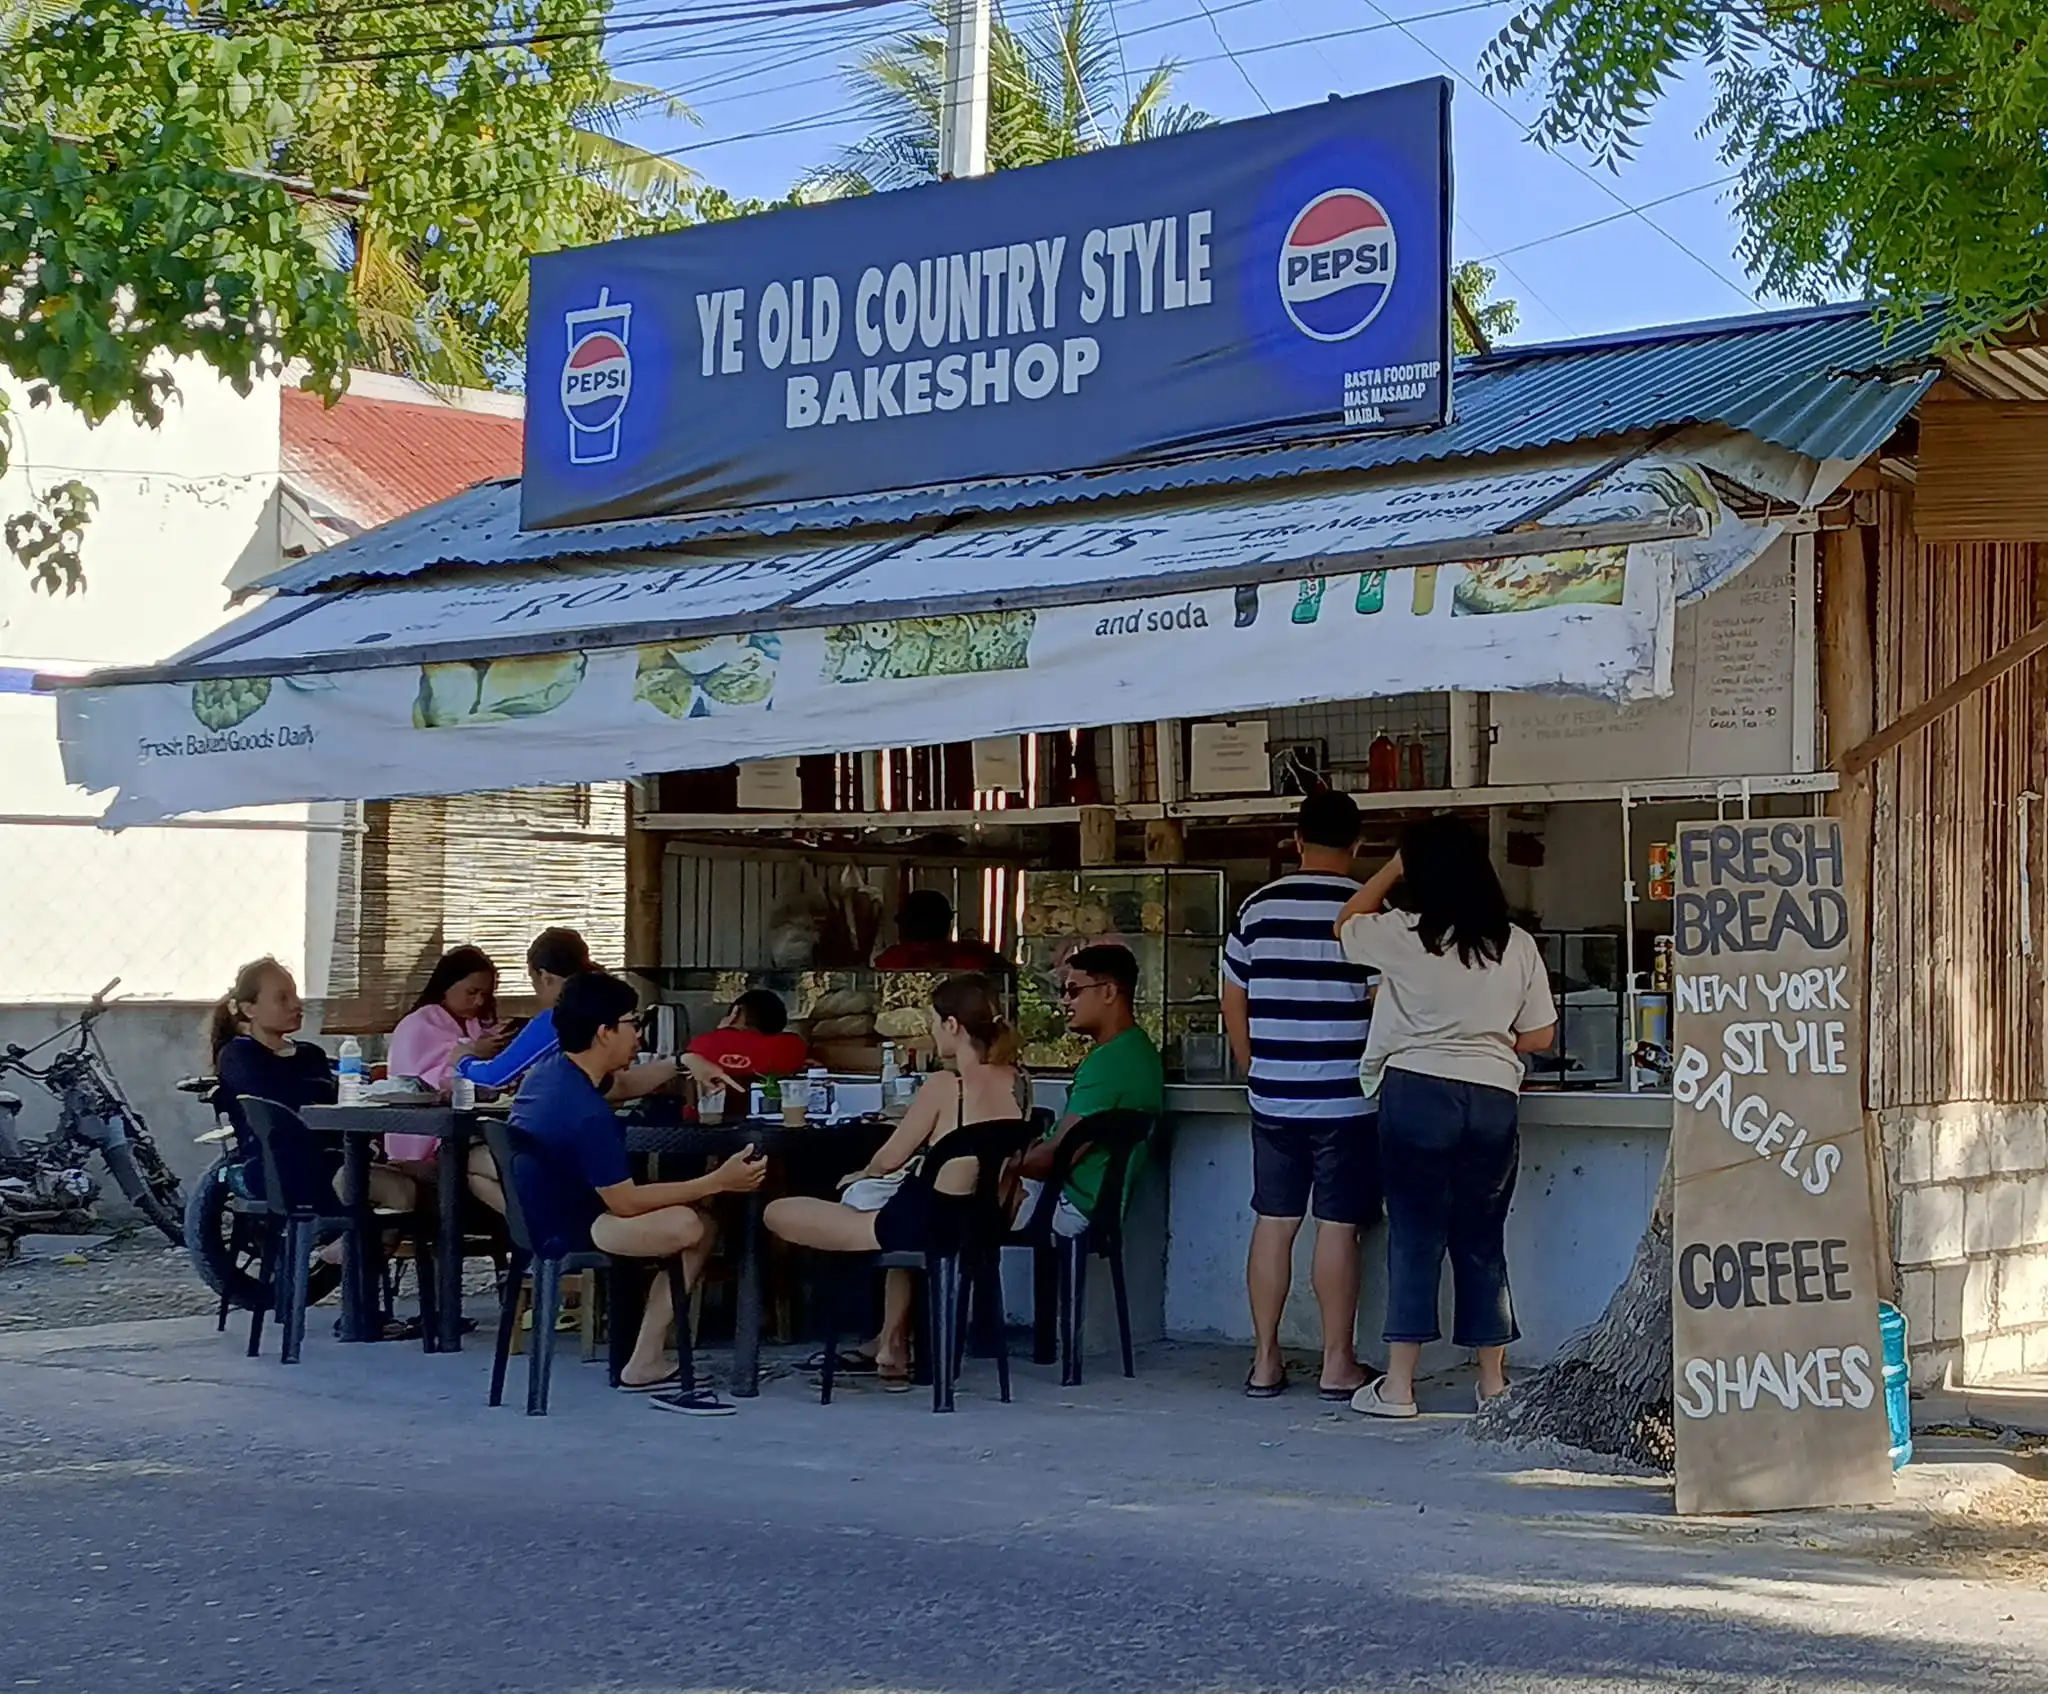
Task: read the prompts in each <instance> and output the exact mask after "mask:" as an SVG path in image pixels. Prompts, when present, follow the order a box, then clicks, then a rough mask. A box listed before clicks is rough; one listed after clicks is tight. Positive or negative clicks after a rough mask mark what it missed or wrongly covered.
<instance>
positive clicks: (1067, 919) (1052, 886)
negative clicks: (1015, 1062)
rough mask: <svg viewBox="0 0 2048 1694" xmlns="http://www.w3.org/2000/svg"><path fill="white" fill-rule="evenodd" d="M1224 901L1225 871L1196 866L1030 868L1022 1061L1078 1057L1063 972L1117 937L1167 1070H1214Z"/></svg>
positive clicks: (1021, 985) (1199, 1074)
mask: <svg viewBox="0 0 2048 1694" xmlns="http://www.w3.org/2000/svg"><path fill="white" fill-rule="evenodd" d="M1223 906H1224V884H1223V873H1222V872H1221V871H1220V870H1208V869H1204V868H1201V867H1198V866H1183V865H1157V866H1146V867H1135V866H1134V867H1131V868H1129V869H1124V868H1108V867H1105V868H1103V869H1100V870H1081V871H1031V872H1027V873H1026V875H1025V878H1024V913H1023V923H1022V926H1021V928H1022V935H1021V937H1020V939H1019V942H1018V959H1017V1028H1018V1032H1019V1033H1020V1035H1021V1036H1022V1037H1023V1048H1024V1054H1023V1056H1024V1062H1025V1064H1027V1065H1029V1066H1031V1067H1032V1068H1034V1069H1039V1070H1071V1069H1072V1068H1073V1067H1074V1066H1075V1065H1077V1064H1079V1063H1080V1062H1081V1058H1082V1055H1083V1054H1085V1053H1086V1052H1087V1050H1088V1045H1087V1043H1086V1042H1085V1041H1083V1040H1081V1039H1080V1038H1079V1037H1077V1036H1073V1035H1070V1034H1068V1033H1067V1018H1066V1007H1065V1004H1064V1002H1063V1001H1062V1000H1061V999H1060V972H1061V969H1062V967H1063V966H1064V965H1065V964H1066V961H1067V960H1068V959H1069V958H1070V957H1071V956H1072V955H1073V954H1075V953H1076V952H1078V951H1079V950H1080V949H1081V948H1083V947H1086V946H1088V945H1089V944H1090V943H1092V942H1098V941H1114V942H1117V943H1120V944H1121V945H1123V946H1125V947H1128V948H1129V949H1130V950H1131V952H1132V953H1133V954H1134V955H1135V956H1136V958H1137V961H1138V995H1137V1004H1136V1007H1135V1010H1136V1012H1137V1016H1138V1022H1139V1024H1140V1025H1142V1026H1143V1027H1144V1029H1145V1030H1146V1032H1147V1033H1148V1034H1150V1035H1151V1037H1152V1039H1153V1040H1154V1041H1155V1042H1157V1043H1158V1045H1159V1052H1160V1056H1161V1057H1162V1058H1163V1059H1164V1060H1165V1062H1166V1074H1167V1075H1168V1076H1169V1077H1173V1078H1176V1079H1192V1080H1197V1081H1200V1080H1211V1079H1214V1078H1215V1077H1217V1076H1220V1075H1221V1072H1222V1068H1223V1065H1224V1062H1225V1059H1224V1048H1223V1045H1222V1033H1223V1001H1222V992H1223Z"/></svg>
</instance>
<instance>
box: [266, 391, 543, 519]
mask: <svg viewBox="0 0 2048 1694" xmlns="http://www.w3.org/2000/svg"><path fill="white" fill-rule="evenodd" d="M282 398H283V401H284V423H283V433H284V442H283V446H284V461H283V462H284V474H285V477H286V479H287V480H288V481H290V482H292V483H294V484H295V485H297V486H298V487H300V488H301V489H303V490H305V491H306V492H307V493H309V494H312V495H314V496H316V497H317V498H318V499H320V500H321V501H322V502H324V503H325V504H326V505H328V506H331V507H332V508H333V509H334V510H335V512H336V513H337V514H339V515H340V516H342V517H344V518H347V519H349V520H350V521H351V522H353V523H356V524H359V525H361V526H363V527H364V528H369V527H370V526H372V525H374V524H380V523H388V522H389V521H390V520H391V519H393V518H399V517H403V516H405V514H406V513H408V512H416V511H418V510H419V509H420V508H421V507H422V506H431V505H432V504H433V503H434V502H435V501H437V500H445V499H447V498H448V497H449V496H450V495H451V494H460V493H461V492H462V491H463V490H464V489H465V488H472V487H474V486H475V485H476V484H477V483H479V482H488V481H491V480H493V479H495V478H498V477H507V476H517V475H518V474H519V453H520V434H521V429H522V425H521V423H520V420H519V419H518V418H516V417H500V416H497V415H495V414H493V413H489V412H471V411H464V410H462V409H461V408H459V407H455V406H449V405H445V404H439V403H436V402H434V401H432V400H421V401H412V400H392V399H384V398H372V397H370V396H367V395H361V394H346V395H344V396H343V397H342V398H341V400H340V402H339V403H338V404H336V405H334V406H331V407H330V406H326V405H323V404H322V403H321V401H320V398H319V396H317V395H313V394H308V393H306V392H305V391H304V390H303V389H296V388H287V389H286V390H285V391H284V394H283V396H282Z"/></svg>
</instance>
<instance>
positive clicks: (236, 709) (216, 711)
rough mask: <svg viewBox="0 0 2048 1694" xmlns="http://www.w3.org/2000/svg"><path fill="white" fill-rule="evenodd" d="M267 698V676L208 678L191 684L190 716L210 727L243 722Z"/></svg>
mask: <svg viewBox="0 0 2048 1694" xmlns="http://www.w3.org/2000/svg"><path fill="white" fill-rule="evenodd" d="M269 700H270V678H269V677H267V676H229V677H212V678H209V679H208V680H206V681H204V682H195V683H194V684H193V685H192V715H193V716H194V717H195V718H197V719H198V720H199V721H200V722H201V723H202V724H204V725H205V726H206V727H207V728H208V729H212V730H222V729H233V728H234V727H235V726H236V725H237V724H243V723H247V722H248V721H249V720H250V719H251V718H253V717H254V716H255V715H256V714H257V713H258V712H260V711H262V710H263V708H264V706H265V705H266V704H267V703H268V702H269Z"/></svg>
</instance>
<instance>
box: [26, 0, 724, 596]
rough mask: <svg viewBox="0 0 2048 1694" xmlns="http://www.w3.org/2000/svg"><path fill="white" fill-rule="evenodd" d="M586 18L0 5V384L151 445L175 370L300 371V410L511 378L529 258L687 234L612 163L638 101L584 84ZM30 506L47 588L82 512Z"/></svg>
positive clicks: (596, 68)
mask: <svg viewBox="0 0 2048 1694" xmlns="http://www.w3.org/2000/svg"><path fill="white" fill-rule="evenodd" d="M605 10H606V0H413V3H407V4H397V5H393V4H388V3H385V4H376V5H363V6H349V7H341V6H336V5H334V4H332V3H331V0H200V3H198V4H193V5H191V6H189V7H181V8H178V9H175V10H171V9H155V8H148V7H145V6H144V5H141V4H138V3H136V0H85V3H83V4H66V5H61V6H60V5H53V4H51V3H50V0H0V368H4V369H5V370H7V371H8V372H9V373H11V374H12V375H13V376H15V377H16V378H17V379H19V380H20V381H22V382H23V383H25V384H26V385H27V387H28V391H29V396H30V400H31V402H32V404H34V403H56V402H61V403H63V404H66V405H70V406H74V407H76V408H77V409H78V410H79V411H81V412H82V413H84V414H85V415H86V416H87V417H88V418H90V419H91V420H93V421H94V422H99V421H102V420H104V419H105V418H107V417H109V416H111V415H113V414H114V413H115V412H117V411H122V410H126V411H127V412H129V413H130V414H132V415H133V416H135V417H136V418H138V419H140V420H141V421H143V422H145V423H148V424H151V425H156V424H158V423H160V422H161V421H162V417H163V409H164V406H165V404H166V402H167V401H168V400H169V399H170V398H171V395H172V386H171V378H170V376H169V374H168V361H169V359H170V358H172V357H175V356H186V355H188V356H192V357H196V358H198V359H201V360H203V361H204V362H205V363H206V364H208V365H209V366H211V367H212V368H213V369H214V370H215V371H217V372H219V373H220V375H222V376H223V377H225V378H226V379H227V380H228V381H230V382H231V383H233V384H234V385H235V386H236V387H237V388H238V389H240V390H242V391H243V392H247V391H248V390H249V388H250V387H251V386H252V385H253V384H254V383H255V382H256V381H257V380H258V379H259V378H261V377H263V376H266V375H273V374H275V373H277V372H279V371H281V370H282V368H283V367H284V365H285V363H286V362H287V361H290V360H295V359H296V360H303V361H304V362H305V364H306V367H307V369H308V372H309V375H308V378H307V381H308V384H309V386H311V387H313V388H315V389H317V390H318V391H320V392H323V393H326V394H329V395H335V394H338V393H340V392H341V390H342V388H343V387H344V386H345V383H346V380H347V371H348V368H349V366H350V364H351V363H357V362H369V363H374V364H377V365H380V366H382V367H384V368H387V369H393V370H398V371H401V372H404V373H406V374H409V375H413V376H417V377H421V378H423V379H424V380H427V381H430V382H437V383H466V382H477V381H481V380H483V379H484V378H485V377H486V376H487V375H488V374H489V373H490V372H491V371H492V370H493V369H494V368H503V367H504V366H506V365H509V364H513V363H516V361H517V359H518V357H519V356H520V354H521V352H522V351H523V346H524V337H525V316H526V313H525V300H526V258H527V255H528V254H529V253H532V252H536V251H546V250H549V249H552V248H556V247H562V246H569V245H577V244H581V243H585V242H589V241H596V240H606V239H610V238H612V237H615V236H622V235H629V234H635V233H639V232H641V231H644V230H650V229H658V228H667V227H672V226H673V225H675V224H677V223H681V222H685V221H688V219H689V217H690V216H691V215H692V211H691V195H692V194H693V192H694V190H695V186H696V185H695V182H694V179H693V178H692V177H691V176H690V175H689V173H688V172H686V171H685V170H683V169H682V168H681V167H678V166H675V165H673V164H670V163H668V162H666V161H662V160H659V159H656V158H654V157H652V156H650V155H647V154H645V153H642V152H640V151H638V150H637V149H633V148H631V147H630V146H629V145H628V144H626V143H625V142H623V141H622V140H621V139H620V138H619V135H618V133H617V131H618V125H619V123H620V121H621V120H622V119H623V118H624V117H625V116H626V115H629V114H630V113H631V112H632V111H633V110H635V109H637V108H638V107H640V106H642V105H644V104H645V103H646V102H647V101H648V100H650V99H658V98H659V96H656V95H653V94H652V93H651V91H648V90H644V89H640V88H637V87H636V86H634V85H631V84H622V83H620V82H618V81H617V80H615V79H614V78H613V77H612V75H611V73H610V70H609V69H608V67H607V65H606V63H605V59H604V55H603V51H602V40H601V36H602V26H603V21H604V16H605ZM19 421H20V420H8V419H7V418H6V417H5V416H4V413H0V469H4V468H5V454H6V451H7V448H8V446H9V444H10V443H11V442H13V441H14V440H15V431H14V430H13V429H11V428H10V423H11V422H12V423H16V424H18V423H19ZM36 492H37V499H36V504H35V505H34V507H33V508H32V509H31V510H30V511H27V512H24V513H21V514H19V515H18V516H16V517H14V518H11V519H9V520H8V521H7V524H6V526H5V536H6V539H7V541H8V544H9V545H10V547H11V548H13V549H14V550H15V551H16V552H17V554H18V555H19V556H20V557H21V558H22V559H23V561H24V563H26V564H27V565H28V566H29V568H30V570H31V572H32V573H33V574H34V576H35V578H36V580H37V581H38V582H39V583H40V584H41V585H43V586H45V587H48V588H51V589H58V588H64V589H69V588H74V587H76V586H77V585H78V583H79V581H80V577H79V572H78V539H79V536H80V534H81V533H82V530H83V526H84V522H85V520H86V518H87V516H89V513H90V499H91V497H90V495H89V493H88V492H87V491H86V490H84V489H83V488H82V487H80V486H79V485H76V484H66V485H62V486H60V487H58V488H53V489H45V490H39V491H36Z"/></svg>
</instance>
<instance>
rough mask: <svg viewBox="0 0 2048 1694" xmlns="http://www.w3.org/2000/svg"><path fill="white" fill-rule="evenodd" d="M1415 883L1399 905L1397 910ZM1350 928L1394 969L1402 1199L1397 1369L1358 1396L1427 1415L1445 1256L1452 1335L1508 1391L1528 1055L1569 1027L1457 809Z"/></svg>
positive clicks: (1380, 1044) (1369, 1076)
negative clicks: (1452, 1302)
mask: <svg viewBox="0 0 2048 1694" xmlns="http://www.w3.org/2000/svg"><path fill="white" fill-rule="evenodd" d="M1397 885H1398V888H1399V894H1398V899H1399V905H1398V906H1397V907H1395V908H1394V909H1387V903H1388V896H1389V895H1390V894H1391V893H1393V892H1394V891H1395V890H1396V886H1397ZM1337 939H1338V941H1339V942H1341V943H1342V944H1343V948H1344V956H1345V957H1346V958H1347V959H1349V960H1350V961H1351V962H1352V963H1353V964H1357V965H1364V966H1365V967H1367V968H1368V969H1370V970H1375V971H1377V972H1379V973H1380V983H1379V993H1378V997H1377V999H1375V1001H1374V1002H1373V1014H1372V1034H1371V1037H1370V1039H1369V1040H1368V1042H1367V1044H1366V1049H1365V1061H1364V1078H1363V1080H1364V1084H1365V1091H1366V1093H1367V1094H1368V1095H1371V1094H1373V1093H1374V1092H1375V1091H1376V1092H1377V1093H1378V1096H1379V1102H1380V1166H1381V1174H1382V1179H1383V1181H1384V1184H1385V1189H1386V1202H1387V1226H1388V1228H1387V1326H1386V1335H1385V1339H1386V1342H1387V1374H1386V1375H1385V1376H1384V1377H1381V1378H1380V1379H1379V1380H1378V1381H1375V1382H1369V1383H1367V1384H1366V1385H1365V1387H1363V1388H1361V1389H1360V1390H1359V1391H1358V1392H1357V1393H1356V1394H1355V1395H1353V1396H1352V1399H1351V1404H1352V1408H1353V1409H1354V1410H1356V1411H1360V1412H1364V1413H1366V1414H1368V1415H1369V1416H1372V1417H1382V1418H1412V1417H1413V1416H1414V1415H1415V1366H1416V1362H1417V1360H1418V1359H1419V1358H1420V1357H1421V1354H1422V1348H1423V1344H1424V1343H1426V1342H1430V1341H1434V1340H1436V1339H1437V1338H1438V1337H1439V1336H1440V1335H1441V1334H1442V1331H1441V1329H1440V1328H1439V1327H1438V1324H1437V1286H1438V1281H1439V1278H1440V1277H1441V1275H1442V1272H1443V1261H1444V1254H1445V1253H1446V1252H1448V1253H1449V1254H1450V1258H1451V1278H1452V1284H1453V1287H1454V1289H1455V1290H1456V1295H1457V1302H1456V1312H1457V1316H1456V1321H1455V1323H1454V1325H1453V1328H1452V1332H1451V1339H1452V1341H1453V1342H1454V1343H1455V1344H1456V1345H1457V1346H1459V1347H1468V1348H1471V1349H1473V1350H1474V1352H1475V1353H1476V1354H1477V1356H1478V1362H1479V1401H1480V1403H1481V1404H1482V1405H1483V1404H1484V1403H1485V1402H1486V1401H1488V1400H1490V1399H1492V1398H1493V1397H1494V1396H1496V1395H1498V1394H1503V1393H1505V1392H1506V1391H1507V1347H1508V1343H1509V1342H1510V1341H1513V1340H1514V1339H1515V1338H1516V1336H1518V1335H1519V1334H1520V1333H1521V1332H1520V1330H1518V1329H1517V1328H1516V1327H1515V1313H1514V1302H1513V1300H1512V1298H1511V1297H1510V1295H1509V1292H1508V1262H1507V1246H1506V1229H1507V1216H1508V1203H1509V1202H1510V1201H1511V1200H1512V1199H1513V1198H1514V1194H1515V1175H1516V1170H1517V1167H1518V1166H1519V1164H1520V1159H1521V1140H1520V1135H1519V1133H1518V1130H1517V1127H1516V1112H1517V1106H1518V1101H1519V1095H1520V1091H1521V1086H1522V1059H1521V1055H1522V1054H1524V1053H1536V1052H1541V1051H1542V1050H1543V1049H1544V1048H1546V1047H1548V1046H1549V1045H1550V1042H1551V1038H1552V1037H1553V1036H1554V1035H1555V1033H1556V1030H1557V1007H1556V1005H1555V1003H1554V1002H1553V1001H1552V999H1551V995H1550V982H1549V978H1548V976H1547V974H1546V973H1545V971H1544V968H1543V959H1542V956H1541V954H1539V953H1538V952H1537V950H1536V943H1535V941H1534V940H1533V939H1532V938H1531V937H1530V935H1529V932H1528V931H1527V930H1525V929H1519V928H1517V927H1516V926H1515V925H1514V924H1511V923H1510V922H1509V921H1508V902H1507V896H1506V895H1505V894H1503V893H1502V892H1501V886H1500V878H1499V877H1497V876H1496V875H1495V874H1494V870H1493V865H1492V863H1491V862H1490V861H1489V860H1488V858H1487V856H1486V846H1485V843H1484V842H1483V841H1481V840H1480V838H1479V837H1478V836H1476V835H1475V834H1473V832H1472V831H1471V830H1469V829H1468V828H1466V827H1465V825H1463V824H1462V823H1460V822H1459V821H1458V820H1457V819H1455V818H1448V817H1440V818H1430V819H1427V820H1425V821H1423V822H1421V823H1417V824H1412V825H1410V826H1409V828H1408V829H1407V830H1406V831H1405V832H1404V833H1403V835H1402V838H1401V850H1400V851H1399V852H1398V853H1396V854H1395V855H1394V857H1393V858H1392V859H1390V860H1388V861H1387V863H1386V864H1384V865H1383V866H1381V867H1380V869H1379V872H1378V873H1377V874H1376V875H1375V876H1374V877H1373V878H1372V880H1371V881H1370V882H1368V883H1367V884H1366V885H1365V886H1364V887H1363V888H1362V889H1360V890H1359V891H1358V893H1356V894H1355V895H1353V896H1352V898H1351V900H1350V902H1349V903H1348V904H1347V905H1346V906H1345V907H1344V910H1343V912H1342V913H1341V914H1340V915H1339V916H1338V919H1337Z"/></svg>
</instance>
